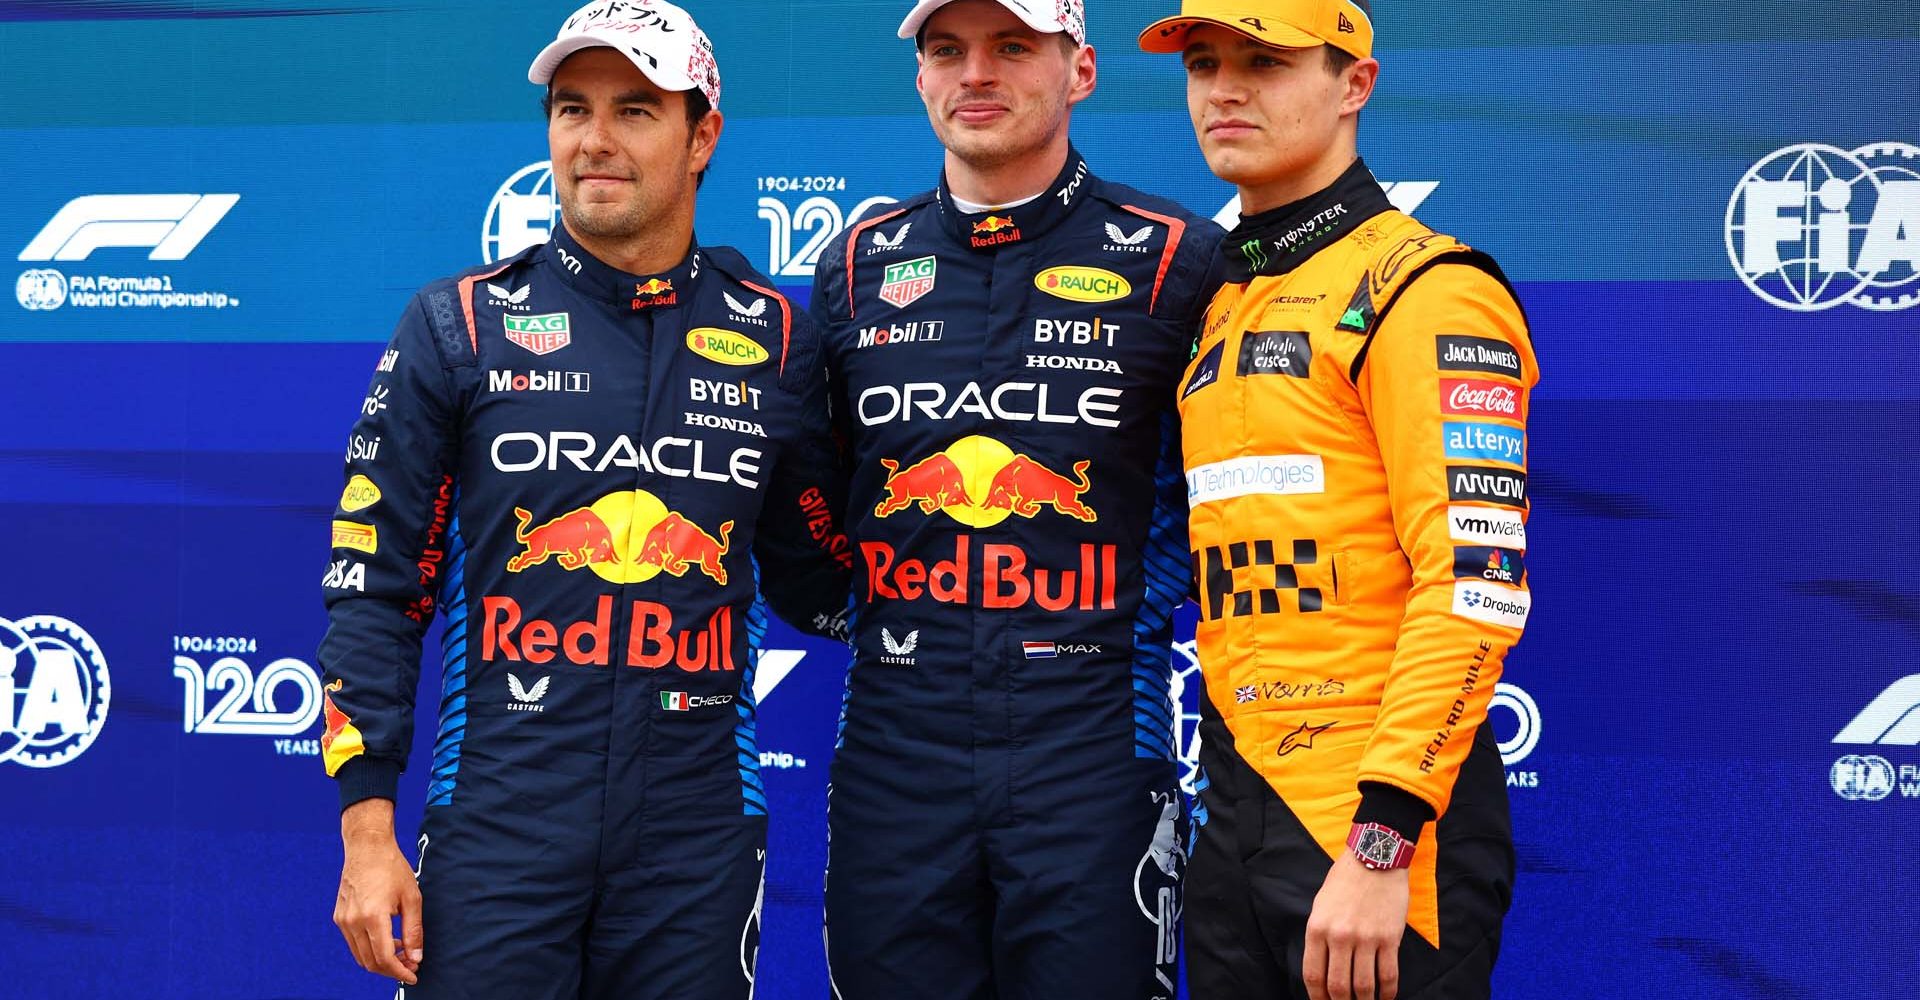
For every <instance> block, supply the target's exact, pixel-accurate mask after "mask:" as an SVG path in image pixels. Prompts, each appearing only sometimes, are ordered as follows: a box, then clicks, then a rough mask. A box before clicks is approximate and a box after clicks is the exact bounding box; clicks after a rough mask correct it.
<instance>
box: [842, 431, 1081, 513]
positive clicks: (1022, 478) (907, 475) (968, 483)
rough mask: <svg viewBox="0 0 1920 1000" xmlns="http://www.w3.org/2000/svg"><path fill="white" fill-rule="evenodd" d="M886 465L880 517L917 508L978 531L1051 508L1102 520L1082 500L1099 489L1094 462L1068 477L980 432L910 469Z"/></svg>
mask: <svg viewBox="0 0 1920 1000" xmlns="http://www.w3.org/2000/svg"><path fill="white" fill-rule="evenodd" d="M880 465H881V466H882V467H883V468H884V469H886V471H887V479H886V482H885V483H884V484H883V486H882V489H883V491H884V496H882V497H881V499H880V502H879V503H878V504H876V505H875V506H874V508H873V513H874V516H875V517H890V516H892V515H893V514H896V513H898V512H900V511H903V510H906V509H907V508H908V507H912V506H915V505H917V506H919V508H920V512H921V513H922V514H932V513H934V512H935V511H944V512H945V513H946V514H947V516H949V517H951V518H953V519H954V520H956V521H959V522H960V523H962V524H965V525H967V526H969V527H974V528H987V527H992V526H993V525H996V524H999V523H1000V522H1001V521H1004V520H1006V519H1007V517H1008V515H1012V514H1017V515H1019V516H1021V517H1026V518H1031V517H1036V516H1038V515H1039V514H1040V511H1041V509H1042V508H1049V507H1050V508H1052V509H1053V511H1054V513H1056V514H1064V515H1066V516H1068V517H1071V518H1074V519H1075V520H1079V521H1085V522H1088V523H1092V522H1094V521H1097V520H1099V516H1098V515H1097V514H1095V513H1094V510H1093V508H1092V507H1090V506H1088V505H1087V504H1086V502H1085V501H1083V500H1082V499H1081V496H1082V495H1084V494H1085V493H1086V492H1087V490H1089V489H1091V488H1092V487H1093V483H1092V481H1091V480H1089V479H1088V478H1087V470H1088V468H1090V467H1091V466H1092V463H1091V462H1089V461H1085V460H1082V461H1079V462H1075V463H1073V475H1072V476H1071V477H1068V476H1064V475H1061V474H1060V473H1058V472H1056V471H1054V470H1052V469H1050V468H1048V467H1047V466H1046V465H1045V464H1043V463H1041V462H1040V461H1039V460H1038V459H1035V458H1034V457H1033V456H1031V455H1028V454H1025V453H1016V452H1015V451H1014V450H1013V449H1011V448H1009V447H1007V446H1006V445H1004V444H1002V443H1000V442H999V441H996V440H994V439H993V438H990V437H983V436H981V435H977V434H976V435H971V436H968V437H964V438H961V439H960V440H958V441H955V442H954V443H953V444H952V445H950V446H948V448H947V449H946V450H945V451H943V452H939V453H937V454H934V455H930V456H928V457H926V458H923V459H921V460H920V461H918V462H915V463H914V464H913V465H910V466H908V467H906V468H904V469H903V468H901V467H900V463H899V462H897V461H895V460H893V459H890V458H883V459H881V460H880Z"/></svg>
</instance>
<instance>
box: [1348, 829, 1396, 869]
mask: <svg viewBox="0 0 1920 1000" xmlns="http://www.w3.org/2000/svg"><path fill="white" fill-rule="evenodd" d="M1353 853H1355V854H1357V855H1359V856H1360V857H1361V859H1362V860H1365V861H1370V862H1372V863H1373V864H1376V865H1380V866H1382V867H1385V866H1387V865H1391V864H1393V859H1394V856H1395V855H1397V854H1399V853H1400V838H1398V837H1395V836H1394V835H1392V834H1390V833H1387V832H1386V831H1384V830H1362V831H1361V832H1360V842H1359V843H1358V844H1355V845H1354V847H1353Z"/></svg>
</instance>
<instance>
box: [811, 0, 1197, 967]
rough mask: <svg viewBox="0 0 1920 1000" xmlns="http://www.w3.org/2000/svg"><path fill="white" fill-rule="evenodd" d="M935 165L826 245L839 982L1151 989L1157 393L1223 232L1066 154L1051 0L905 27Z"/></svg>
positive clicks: (1081, 70) (831, 911)
mask: <svg viewBox="0 0 1920 1000" xmlns="http://www.w3.org/2000/svg"><path fill="white" fill-rule="evenodd" d="M900 36H901V37H902V38H913V39H916V41H917V49H918V56H919V73H918V77H917V83H918V89H919V92H920V96H921V98H922V100H923V101H924V102H925V104H926V107H927V116H928V118H929V120H930V121H931V122H932V124H933V129H934V132H935V134H936V135H937V136H938V137H939V139H940V142H941V144H942V145H943V146H944V147H945V150H946V155H945V169H944V170H943V172H942V174H941V176H940V178H939V183H938V185H937V187H936V188H935V190H933V191H929V192H926V193H924V194H921V195H918V196H915V197H912V198H908V199H907V200H906V201H904V202H902V203H900V204H899V205H898V206H896V210H895V211H892V212H890V213H887V214H884V215H881V216H878V217H875V218H870V219H867V220H865V221H862V222H861V223H859V224H858V225H856V226H854V227H852V228H851V229H850V230H849V231H848V232H846V233H844V234H842V235H841V236H840V237H839V238H838V240H837V241H836V242H834V243H831V244H829V246H828V249H827V250H826V252H824V253H822V254H821V255H820V264H819V266H818V269H817V270H816V281H815V285H814V292H813V302H812V306H811V309H812V311H813V313H814V315H815V317H816V319H817V321H818V323H819V326H820V329H821V331H822V338H823V342H824V343H825V345H826V349H827V353H828V357H829V367H830V369H831V371H832V373H833V375H834V380H835V392H836V393H837V396H836V407H835V412H836V413H837V414H839V415H840V416H841V418H842V419H843V422H844V430H845V432H846V434H847V437H848V443H849V444H850V446H851V451H852V454H853V463H852V464H853V469H854V473H853V479H852V486H851V496H850V498H849V501H848V510H849V517H850V519H851V520H850V524H849V535H850V536H852V537H853V539H854V541H855V542H856V543H857V548H858V550H859V552H860V554H861V556H862V561H863V563H864V571H865V579H864V580H863V581H862V582H860V583H859V584H857V585H856V587H855V593H856V597H857V602H858V609H857V615H856V620H857V622H858V630H857V631H858V635H857V637H856V642H855V654H854V656H855V658H854V664H853V667H852V670H851V672H850V674H849V677H848V696H847V703H846V709H845V715H844V719H845V723H844V726H843V729H842V733H841V739H840V741H839V745H838V749H837V750H836V752H835V756H834V762H833V775H832V779H833V780H832V791H831V795H830V835H831V839H830V855H829V859H828V876H827V885H826V897H827V901H826V908H827V942H828V943H827V948H828V957H829V960H830V963H831V972H832V976H833V983H834V986H835V987H836V989H837V990H838V996H839V997H840V998H841V1000H899V998H903V997H914V998H941V1000H945V998H952V1000H963V998H987V997H996V996H997V997H1034V998H1042V997H1044V998H1047V1000H1076V998H1085V1000H1149V998H1153V997H1161V998H1168V1000H1170V998H1172V997H1173V995H1174V979H1175V974H1176V969H1175V964H1176V957H1177V954H1178V944H1179V931H1178V918H1179V914H1180V895H1179V882H1180V876H1181V872H1182V869H1183V868H1184V865H1185V852H1184V842H1183V840H1184V839H1183V837H1182V833H1181V831H1182V830H1184V828H1185V818H1184V810H1183V807H1182V804H1181V801H1180V791H1179V785H1178V773H1177V769H1176V766H1175V763H1174V760H1173V756H1174V755H1173V748H1172V745H1171V744H1172V735H1171V730H1172V724H1171V712H1170V709H1169V704H1168V687H1169V656H1170V652H1171V647H1170V644H1171V639H1172V635H1171V618H1172V614H1173V609H1174V608H1175V607H1176V606H1178V604H1179V603H1180V602H1181V601H1182V600H1184V599H1185V597H1186V594H1187V589H1188V580H1189V569H1188V561H1187V555H1186V490H1185V487H1184V485H1183V483H1182V482H1181V479H1180V471H1179V451H1178V434H1177V428H1176V427H1175V426H1174V422H1173V402H1174V391H1173V390H1174V385H1175V382H1176V380H1177V379H1178V377H1179V372H1180V370H1181V368H1182V367H1183V366H1184V365H1185V364H1186V361H1187V358H1188V357H1189V355H1190V350H1191V345H1192V343H1193V337H1194V323H1195V321H1196V320H1197V317H1198V315H1199V312H1200V310H1201V309H1202V308H1203V307H1204V305H1205V303H1206V301H1207V298H1208V297H1209V296H1210V295H1211V293H1212V291H1213V288H1214V287H1215V285H1217V283H1218V279H1217V277H1216V272H1215V267H1216V265H1217V261H1218V254H1217V243H1218V239H1219V229H1218V227H1216V226H1214V225H1213V224H1212V223H1210V222H1207V221H1205V220H1203V219H1199V218H1197V217H1195V216H1193V215H1191V214H1189V213H1188V212H1187V211H1185V210H1184V209H1182V208H1181V207H1180V206H1178V205H1175V204H1173V203H1172V202H1169V201H1167V200H1165V199H1161V198H1156V197H1153V196H1151V195H1147V194H1144V193H1142V192H1139V191H1135V190H1133V189H1131V188H1127V187H1123V186H1121V185H1118V184H1113V183H1110V182H1107V181H1104V180H1101V179H1100V178H1098V177H1096V176H1094V175H1093V174H1092V173H1091V172H1089V170H1088V167H1087V164H1086V163H1085V162H1084V161H1083V160H1082V159H1081V157H1080V156H1079V154H1078V153H1077V152H1075V151H1074V149H1073V147H1072V144H1071V142H1070V140H1069V137H1068V126H1069V123H1070V121H1071V117H1072V111H1073V108H1074V106H1075V105H1077V104H1078V103H1079V102H1081V101H1082V100H1084V99H1085V98H1086V97H1088V96H1089V95H1090V94H1091V93H1092V92H1093V89H1094V83H1095V59H1094V51H1093V49H1092V47H1091V46H1089V45H1087V44H1086V27H1085V18H1084V12H1083V10H1082V7H1081V4H1080V2H1079V0H1004V2H997V0H924V2H921V3H919V4H917V5H915V6H914V8H913V10H912V12H911V13H910V14H909V15H908V16H907V18H906V20H905V21H904V22H903V23H902V24H901V26H900Z"/></svg>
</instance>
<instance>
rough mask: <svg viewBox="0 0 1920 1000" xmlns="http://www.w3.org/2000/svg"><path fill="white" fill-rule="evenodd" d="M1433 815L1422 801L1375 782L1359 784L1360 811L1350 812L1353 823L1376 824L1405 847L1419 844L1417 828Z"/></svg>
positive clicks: (1413, 795) (1403, 791) (1424, 801)
mask: <svg viewBox="0 0 1920 1000" xmlns="http://www.w3.org/2000/svg"><path fill="white" fill-rule="evenodd" d="M1433 816H1434V812H1433V807H1432V806H1430V805H1427V802H1426V800H1425V799H1422V798H1421V797H1420V796H1418V795H1415V794H1413V793H1412V792H1409V791H1407V790H1406V789H1404V788H1395V787H1394V786H1392V785H1387V784H1382V783H1380V782H1378V781H1362V782H1361V783H1360V808H1358V809H1355V810H1354V811H1353V821H1354V822H1355V823H1378V824H1380V825H1381V826H1384V827H1386V828H1387V829H1389V830H1392V831H1393V832H1395V833H1397V834H1399V835H1400V836H1401V837H1403V838H1405V840H1406V842H1407V843H1409V844H1417V843H1419V842H1420V828H1421V827H1423V826H1426V825H1427V824H1428V823H1430V822H1432V821H1433Z"/></svg>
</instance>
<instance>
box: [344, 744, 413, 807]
mask: <svg viewBox="0 0 1920 1000" xmlns="http://www.w3.org/2000/svg"><path fill="white" fill-rule="evenodd" d="M333 780H335V781H337V782H339V783H340V810H341V811H342V812H345V811H346V808H347V807H348V806H350V805H353V804H354V803H355V802H358V801H360V800H361V799H388V800H390V801H396V802H397V801H399V798H400V795H399V792H400V765H399V764H396V763H394V762H393V761H390V760H382V759H381V758H379V757H369V756H367V755H366V754H361V755H360V756H358V757H354V758H352V759H351V760H348V761H347V762H346V763H345V764H342V765H340V770H338V771H335V772H334V773H333Z"/></svg>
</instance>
